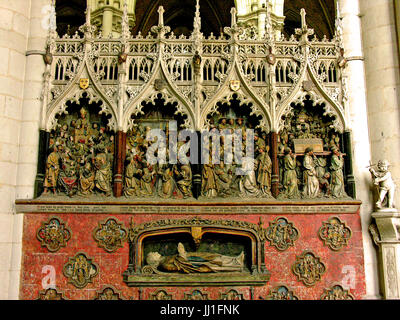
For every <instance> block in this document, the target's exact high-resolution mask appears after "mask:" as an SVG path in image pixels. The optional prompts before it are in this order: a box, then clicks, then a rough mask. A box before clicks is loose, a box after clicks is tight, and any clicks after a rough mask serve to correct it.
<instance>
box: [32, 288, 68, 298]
mask: <svg viewBox="0 0 400 320" xmlns="http://www.w3.org/2000/svg"><path fill="white" fill-rule="evenodd" d="M36 300H68V299H66V298H65V296H64V293H63V292H58V290H57V289H55V288H48V289H46V290H42V291H39V296H38V298H37V299H36Z"/></svg>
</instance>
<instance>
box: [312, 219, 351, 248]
mask: <svg viewBox="0 0 400 320" xmlns="http://www.w3.org/2000/svg"><path fill="white" fill-rule="evenodd" d="M318 235H319V237H320V238H321V239H322V241H324V244H325V245H326V246H328V247H329V248H330V249H332V250H333V251H339V250H341V249H342V248H343V247H344V246H347V244H348V242H349V240H350V238H351V229H350V228H349V227H347V226H346V223H344V222H342V221H341V220H340V219H339V218H338V217H332V218H330V219H329V220H328V221H325V222H323V226H322V227H321V228H320V229H319V231H318Z"/></svg>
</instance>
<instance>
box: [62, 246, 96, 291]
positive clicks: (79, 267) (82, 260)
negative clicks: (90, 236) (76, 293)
mask: <svg viewBox="0 0 400 320" xmlns="http://www.w3.org/2000/svg"><path fill="white" fill-rule="evenodd" d="M63 273H64V276H66V277H67V278H68V282H69V283H71V284H73V285H74V286H75V287H77V288H79V289H82V288H84V287H86V286H87V285H88V284H89V283H91V282H93V278H94V277H95V276H97V274H98V273H99V266H98V265H97V264H96V263H94V262H93V259H92V258H89V257H88V256H87V255H86V253H84V252H78V253H77V254H76V255H75V256H74V257H70V258H68V262H67V263H66V264H65V265H64V268H63Z"/></svg>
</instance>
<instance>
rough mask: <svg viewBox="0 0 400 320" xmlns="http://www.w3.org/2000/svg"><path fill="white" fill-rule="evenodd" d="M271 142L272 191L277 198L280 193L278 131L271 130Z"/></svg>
mask: <svg viewBox="0 0 400 320" xmlns="http://www.w3.org/2000/svg"><path fill="white" fill-rule="evenodd" d="M270 143H271V144H270V146H271V161H272V175H271V193H272V195H273V196H274V197H275V198H276V197H278V195H279V164H278V134H277V133H276V132H271V134H270Z"/></svg>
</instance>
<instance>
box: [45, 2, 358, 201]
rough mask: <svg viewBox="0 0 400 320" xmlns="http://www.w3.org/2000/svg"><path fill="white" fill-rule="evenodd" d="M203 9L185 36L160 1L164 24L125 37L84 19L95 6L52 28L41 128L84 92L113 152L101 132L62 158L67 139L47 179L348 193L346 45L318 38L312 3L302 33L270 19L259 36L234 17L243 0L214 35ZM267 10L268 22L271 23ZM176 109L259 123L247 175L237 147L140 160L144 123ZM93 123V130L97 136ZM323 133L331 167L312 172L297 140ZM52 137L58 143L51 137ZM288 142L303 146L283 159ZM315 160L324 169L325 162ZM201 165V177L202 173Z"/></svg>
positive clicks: (52, 124)
mask: <svg viewBox="0 0 400 320" xmlns="http://www.w3.org/2000/svg"><path fill="white" fill-rule="evenodd" d="M195 9H196V15H195V22H194V31H193V33H192V35H191V36H190V37H188V38H186V37H179V38H177V37H176V36H175V35H174V34H173V33H171V32H170V28H169V27H168V26H164V17H163V12H164V10H163V8H162V7H160V9H159V23H158V25H157V26H154V27H153V28H152V29H151V30H152V33H149V34H148V35H147V36H143V35H141V34H138V35H137V36H136V37H130V36H129V32H128V30H129V28H128V26H127V25H125V26H123V28H122V29H123V30H125V32H124V33H123V34H122V35H121V37H120V38H103V37H102V36H101V35H100V34H98V35H97V34H96V33H95V29H96V28H95V27H94V26H92V25H91V22H90V21H89V20H88V19H90V15H89V17H87V21H86V23H85V25H84V26H82V28H81V31H82V33H83V37H80V36H79V35H78V34H76V35H74V36H72V37H71V36H68V35H66V36H63V37H62V38H60V37H58V36H57V35H56V34H54V33H52V34H51V35H50V37H49V41H48V43H49V49H48V54H51V55H52V56H53V59H52V61H50V60H49V63H51V64H50V65H49V72H48V73H47V74H46V78H45V86H44V92H43V113H42V114H43V118H42V123H41V127H42V129H43V130H46V131H47V132H56V133H55V135H56V136H57V137H58V135H59V134H60V132H58V131H60V128H61V127H62V126H64V125H65V124H67V126H68V127H69V128H70V126H71V121H72V118H71V115H73V114H74V113H73V112H72V113H71V111H70V109H71V105H79V108H81V107H84V103H83V102H82V100H85V99H86V100H87V102H86V104H90V105H91V104H96V108H97V110H96V111H93V112H92V111H90V112H88V115H90V121H89V125H90V126H92V125H94V123H95V122H96V121H97V122H99V121H98V119H99V118H102V119H103V120H102V123H101V124H100V123H99V124H98V125H99V126H100V127H101V128H104V130H103V131H102V132H101V134H100V136H102V138H103V140H104V141H103V142H104V143H105V144H108V145H107V146H105V147H106V149H107V148H108V149H109V152H107V153H106V154H105V155H104V153H103V152H100V151H97V150H96V145H97V141H96V140H95V139H94V138H93V139H92V140H93V141H94V151H93V152H92V151H88V152H86V151H85V152H82V153H83V154H82V155H80V156H79V157H78V158H76V155H74V152H70V153H68V154H67V156H68V157H69V159H67V161H64V160H63V159H61V160H63V161H64V162H66V164H60V168H59V167H57V165H56V163H57V162H59V161H57V159H56V158H57V157H58V158H62V157H63V156H64V153H65V152H66V151H65V150H66V148H63V149H62V150H61V151H59V150H58V151H57V152H56V153H55V154H53V155H52V156H51V158H50V159H49V167H50V168H49V170H48V172H47V173H46V177H45V181H44V184H46V186H44V187H45V191H47V192H51V191H55V192H64V193H66V194H67V195H69V196H72V195H75V194H81V195H83V196H85V197H86V196H88V195H91V194H92V193H96V192H97V193H100V194H105V195H107V196H109V195H111V190H112V189H113V190H114V195H115V196H116V197H119V196H121V195H125V196H127V197H128V198H145V197H152V196H154V197H157V198H162V199H166V198H182V199H186V198H191V197H193V196H194V197H195V198H198V197H199V196H203V197H205V198H215V197H217V198H226V197H240V198H264V199H270V198H272V195H273V196H274V197H276V196H277V195H278V193H279V191H280V193H281V197H283V198H284V199H301V198H307V199H309V198H314V197H331V198H335V199H344V198H346V193H345V191H344V186H345V184H346V181H345V179H344V175H343V172H342V171H343V167H344V164H343V155H342V154H341V152H343V150H344V146H343V141H342V137H341V136H340V135H341V133H342V132H343V131H344V130H345V129H347V123H346V117H345V113H346V112H345V101H346V99H345V98H346V94H345V88H344V87H343V86H344V84H343V81H342V74H341V69H340V68H339V66H338V59H339V58H340V57H342V52H341V51H340V48H339V47H338V46H337V39H333V40H331V41H330V40H327V39H325V38H324V39H322V40H321V41H320V40H318V39H316V38H313V39H310V35H311V34H312V31H311V30H310V29H309V28H308V27H307V24H306V16H305V12H302V15H303V19H302V27H301V29H299V30H298V32H297V33H296V36H295V35H293V36H292V37H291V38H290V39H284V38H281V39H278V38H276V37H274V36H272V34H274V33H273V32H272V31H271V32H268V33H267V34H266V35H265V36H264V37H261V38H260V37H258V36H254V35H253V32H251V30H250V32H249V30H246V29H244V28H242V27H239V26H238V25H237V22H236V11H235V10H233V11H232V25H231V26H230V27H227V28H225V29H224V34H221V35H220V36H218V37H215V36H214V35H212V34H211V35H210V36H209V37H207V38H206V37H204V36H203V35H202V33H201V17H200V14H199V12H200V11H199V6H198V5H197V6H196V8H195ZM268 19H270V18H268ZM270 22H271V21H267V26H268V28H270V29H271V28H272V24H271V23H270ZM122 23H123V24H126V23H127V22H126V21H124V20H123V21H122ZM317 109H318V110H317ZM78 118H79V117H78ZM78 118H77V119H75V121H78ZM65 119H67V121H66V122H65ZM224 119H225V120H224ZM169 120H176V121H177V128H176V130H180V129H190V130H193V132H197V133H199V132H203V131H205V130H206V131H209V132H210V131H213V130H214V131H215V130H218V131H219V130H221V129H227V130H231V131H232V130H233V129H235V130H236V129H239V130H241V129H242V131H243V130H244V129H251V130H254V134H255V136H256V137H257V138H255V147H254V159H252V161H250V159H249V158H248V157H246V154H245V153H244V143H241V148H242V149H243V150H242V151H243V152H242V156H243V157H244V161H243V162H241V169H242V170H244V171H245V172H246V175H244V176H243V175H240V174H237V173H235V171H236V169H237V165H236V163H235V162H233V165H232V164H231V163H226V162H227V161H228V162H229V159H227V158H226V157H224V156H225V154H224V152H221V153H220V154H219V156H221V157H222V158H223V160H224V161H222V163H221V162H220V163H218V164H213V165H212V166H207V165H205V164H204V163H202V165H201V167H193V166H184V165H183V164H182V163H180V162H175V163H172V165H170V164H171V161H170V160H171V159H168V161H170V163H169V164H168V165H167V166H155V165H153V164H151V163H149V161H148V159H146V161H144V155H145V153H146V151H147V147H148V146H147V145H146V144H149V143H148V141H147V140H146V134H147V131H148V129H149V128H151V129H155V128H156V127H157V128H158V129H162V130H166V129H168V128H167V123H168V122H169ZM299 121H300V122H299ZM101 128H100V129H101ZM90 129H93V128H92V127H91V128H90ZM169 129H170V128H169ZM88 131H89V133H85V134H88V135H89V136H90V135H91V134H92V133H90V131H91V130H88ZM92 131H93V130H92ZM118 133H123V134H124V135H125V134H126V143H125V140H123V141H122V140H121V141H120V142H121V143H118V145H117V146H116V149H118V150H114V149H113V146H112V141H109V140H112V138H111V137H112V136H113V135H114V134H118ZM270 133H273V134H277V133H279V139H280V141H278V146H275V145H272V144H271V141H269V139H268V138H267V136H268V134H270ZM244 134H245V132H244V131H243V132H242V135H244ZM53 135H54V133H53ZM96 135H97V134H96ZM120 136H121V134H119V137H120ZM68 137H69V136H68ZM85 138H86V137H85ZM193 139H194V138H193ZM318 139H320V140H322V150H320V151H318V150H314V152H315V153H316V155H317V157H319V158H320V159H318V160H315V159H313V162H315V163H316V162H319V163H322V164H324V163H325V162H326V164H325V168H324V166H323V165H318V170H316V171H317V172H316V174H314V175H318V177H317V178H316V179H314V178H310V179H308V176H309V175H310V174H309V172H306V173H304V172H305V171H306V170H303V167H304V163H303V162H304V160H303V159H302V156H303V155H304V151H305V150H302V151H298V150H296V149H297V147H298V146H299V143H300V142H299V141H296V140H303V147H304V148H303V149H305V148H306V147H307V146H309V147H315V148H317V147H319V146H320V145H321V143H320V142H318V143H317V142H316V140H318ZM83 140H84V143H83V144H86V145H89V146H90V144H91V143H93V142H92V141H89V140H86V139H81V140H80V139H78V140H77V141H78V142H79V141H83ZM77 141H76V140H74V143H77ZM168 142H170V140H168ZM180 142H181V143H183V144H184V142H185V141H180ZM186 142H188V141H186ZM198 142H199V141H196V143H198ZM220 142H221V141H220ZM225 142H226V139H225ZM81 144H82V143H81ZM100 144H101V143H100ZM58 145H59V144H58ZM58 145H57V146H58ZM222 145H223V146H224V140H223V139H222ZM48 147H50V152H48V154H49V155H50V154H51V153H52V151H53V148H54V145H51V146H48ZM333 147H335V148H337V152H338V154H337V155H335V154H334V151H333V149H332V148H333ZM73 148H75V146H73ZM76 148H81V146H77V147H76ZM271 148H274V149H276V148H278V149H277V150H271ZM285 148H290V149H291V151H292V153H294V154H297V155H299V154H302V156H301V157H300V156H299V157H298V158H297V160H298V161H296V160H293V161H292V162H293V163H292V164H290V163H289V162H290V159H289V156H288V157H287V161H285V159H284V158H285V157H284V152H285ZM88 149H89V150H90V149H91V148H90V147H89V148H88ZM122 149H123V152H122ZM125 149H126V150H125ZM222 149H223V148H222ZM186 151H187V150H186ZM209 151H210V153H211V152H212V151H211V150H209ZM182 152H185V151H182ZM318 152H320V153H318ZM57 153H58V154H57ZM188 154H189V153H188V152H186V155H188ZM191 154H193V152H192V153H191ZM277 154H278V155H280V156H278V157H277V156H276V155H277ZM157 156H159V155H157ZM346 156H347V157H350V155H345V157H346ZM74 157H75V158H76V159H74ZM113 157H114V158H115V157H117V159H113ZM121 158H122V159H121ZM278 158H279V161H278ZM197 160H198V159H197ZM78 161H80V163H79V164H77V162H78ZM113 161H114V162H113ZM299 161H300V162H299ZM271 162H272V164H273V163H275V162H276V165H274V167H275V168H277V167H278V166H279V168H280V171H279V172H280V174H279V177H276V175H277V174H273V173H272V167H273V165H272V164H271ZM74 165H76V168H75V169H74V168H73V166H74ZM63 166H64V167H68V166H69V167H72V169H71V170H70V171H71V172H70V173H68V174H66V173H63V172H62V170H61V169H62V167H63ZM286 166H289V167H291V168H289V169H288V168H286ZM313 166H314V169H316V168H315V166H317V165H316V164H314V165H313ZM52 167H53V168H52ZM247 167H251V168H253V169H251V170H250V169H248V168H247ZM246 168H247V169H246ZM314 169H307V170H311V171H313V170H314ZM324 170H325V171H324ZM323 171H324V172H323ZM93 172H94V173H93ZM74 174H75V176H74ZM59 175H66V177H62V178H61V180H60V182H61V185H59V183H57V182H55V181H54V180H55V178H57V179H58V176H59ZM79 175H82V178H80V176H79ZM93 175H94V177H93ZM78 176H79V177H78ZM200 176H201V177H202V178H201V180H202V181H201V182H200V183H198V182H196V183H197V184H196V183H194V181H195V180H196V179H197V180H196V181H199V179H200ZM272 176H274V177H272ZM278 178H279V181H277V179H278ZM347 178H348V179H350V178H351V177H347ZM191 179H192V180H193V183H192V182H191V181H190V180H191ZM273 179H275V180H274V182H272V180H273ZM317 179H318V182H317ZM350 180H351V179H350ZM82 181H83V182H82ZM81 182H82V183H81ZM81 184H83V185H81ZM200 184H201V186H200ZM112 185H114V186H112ZM172 185H173V186H172ZM272 185H273V186H272ZM60 188H61V189H62V191H61V190H60ZM317 189H318V190H317ZM194 190H195V192H193V191H194ZM352 196H354V195H353V194H352Z"/></svg>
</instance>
